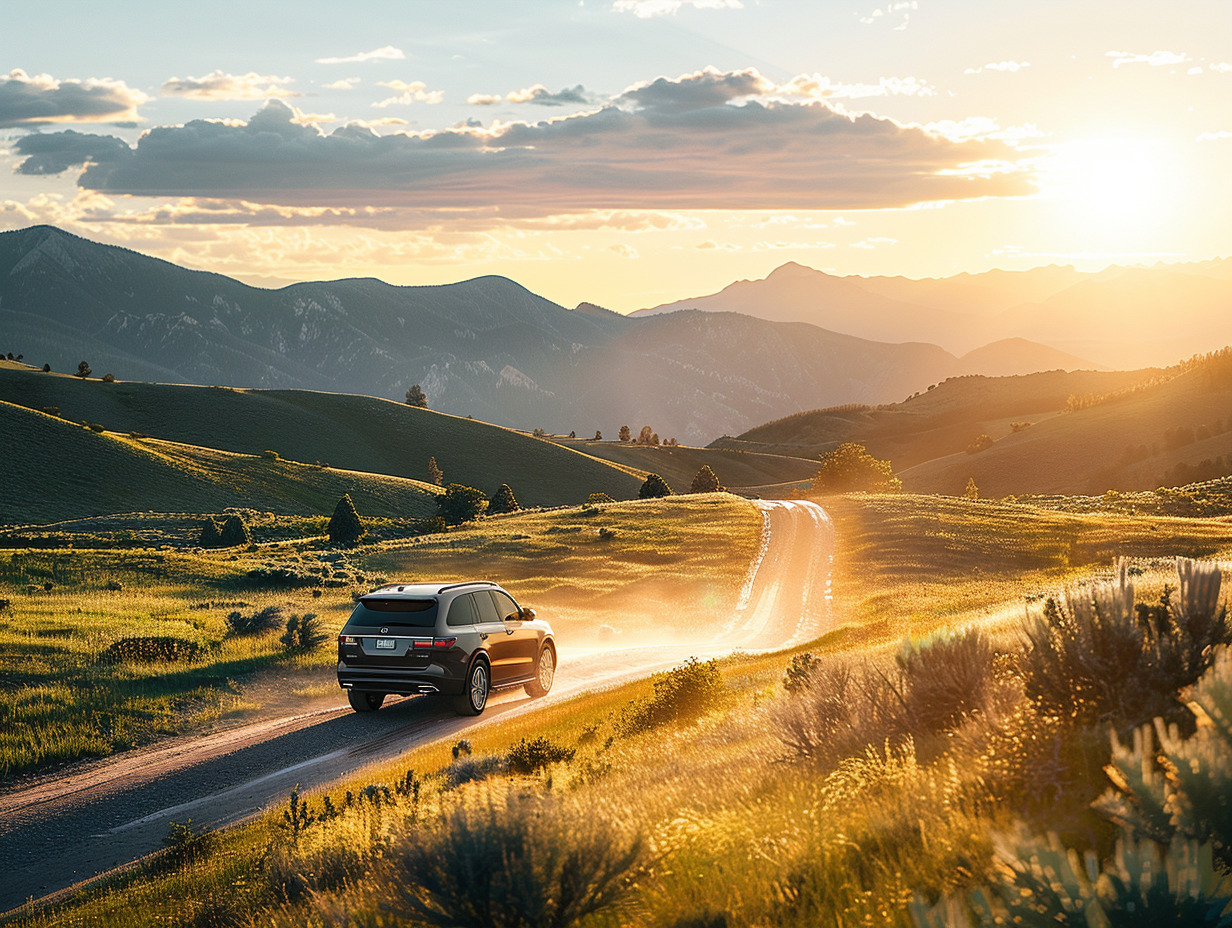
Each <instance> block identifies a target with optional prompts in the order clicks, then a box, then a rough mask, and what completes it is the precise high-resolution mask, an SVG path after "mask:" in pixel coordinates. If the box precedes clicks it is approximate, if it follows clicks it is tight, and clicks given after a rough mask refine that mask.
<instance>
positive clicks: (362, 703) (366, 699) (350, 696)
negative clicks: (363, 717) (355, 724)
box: [347, 690, 385, 712]
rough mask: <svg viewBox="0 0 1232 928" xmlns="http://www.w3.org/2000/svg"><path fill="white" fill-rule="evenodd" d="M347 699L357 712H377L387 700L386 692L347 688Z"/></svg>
mask: <svg viewBox="0 0 1232 928" xmlns="http://www.w3.org/2000/svg"><path fill="white" fill-rule="evenodd" d="M347 700H348V701H349V702H350V703H351V708H352V709H354V710H355V711H356V712H375V711H376V710H377V709H379V708H381V703H383V702H384V701H385V694H384V693H363V692H356V691H355V690H347Z"/></svg>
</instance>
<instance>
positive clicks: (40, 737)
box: [0, 495, 761, 781]
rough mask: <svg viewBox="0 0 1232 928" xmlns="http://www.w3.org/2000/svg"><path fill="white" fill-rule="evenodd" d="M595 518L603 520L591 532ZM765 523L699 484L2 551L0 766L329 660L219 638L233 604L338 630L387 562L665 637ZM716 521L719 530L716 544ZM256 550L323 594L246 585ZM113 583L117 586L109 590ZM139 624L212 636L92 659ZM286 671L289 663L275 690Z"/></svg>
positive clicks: (104, 736)
mask: <svg viewBox="0 0 1232 928" xmlns="http://www.w3.org/2000/svg"><path fill="white" fill-rule="evenodd" d="M155 519H157V517H155ZM130 524H131V523H130ZM600 526H603V527H606V528H608V529H609V530H612V531H614V532H615V536H614V537H613V538H612V539H611V540H607V541H601V540H600V539H599V537H598V528H599V527H600ZM760 528H761V518H760V516H759V515H758V513H757V512H756V511H755V510H754V509H753V507H752V506H751V505H750V504H749V503H747V502H745V501H743V500H740V499H738V498H736V497H733V496H730V495H710V496H694V497H688V498H671V499H667V500H647V501H643V502H630V503H618V504H612V505H610V506H607V507H604V508H603V509H602V510H601V511H596V512H593V513H585V512H582V511H580V510H578V509H571V510H556V511H551V512H542V513H523V514H515V515H509V516H502V517H499V518H493V519H490V520H485V521H484V522H481V523H477V524H475V525H472V526H465V527H463V528H462V529H460V530H457V531H451V532H449V533H447V534H445V535H436V536H427V537H423V538H418V539H414V540H412V541H396V542H380V543H377V544H372V545H365V546H361V547H358V548H355V549H351V550H349V551H347V552H345V553H344V554H342V555H341V557H340V556H339V553H338V552H336V551H330V550H327V549H324V548H314V547H312V546H311V545H310V544H309V543H307V542H302V541H301V542H297V543H294V544H277V545H263V546H261V548H260V550H258V551H256V552H248V551H242V552H233V551H218V552H204V553H192V552H189V551H162V550H158V551H155V550H149V549H133V550H96V551H82V550H58V551H26V550H16V551H0V599H4V600H8V603H7V605H6V606H4V607H0V781H2V780H3V779H5V778H7V777H9V776H12V775H13V774H15V773H18V772H21V771H24V770H28V769H31V768H34V767H38V766H43V765H47V764H50V763H56V762H63V761H68V760H73V759H75V758H79V757H83V756H89V755H99V754H107V753H110V752H111V751H113V750H116V749H121V748H125V747H129V746H132V745H135V744H142V743H146V742H149V741H151V740H154V739H155V738H157V737H159V736H160V735H163V734H166V733H169V732H173V731H177V730H182V729H184V728H189V727H193V726H195V725H199V724H201V723H203V722H207V721H209V720H211V719H214V718H217V717H218V716H219V715H222V714H226V713H229V712H233V711H236V709H237V706H239V704H240V703H241V702H242V701H243V699H244V698H248V697H242V696H241V691H240V689H239V688H237V685H236V682H235V681H236V680H240V681H243V680H244V678H245V675H248V674H252V673H254V672H257V671H260V670H262V669H265V668H270V667H273V666H279V667H280V668H283V670H284V674H285V672H286V671H291V670H294V669H295V668H296V667H297V666H299V667H301V669H302V670H304V672H305V673H308V671H309V670H310V669H311V668H314V667H315V668H316V669H317V670H319V671H321V672H322V673H326V674H327V670H326V668H327V667H328V666H330V665H332V662H333V656H332V652H331V651H330V648H329V645H328V643H327V644H326V645H324V646H322V647H321V648H320V649H319V650H318V651H316V652H315V653H314V654H313V655H312V656H311V657H310V658H306V659H299V658H295V657H293V656H292V657H288V656H286V655H283V654H282V649H281V646H280V645H279V643H278V631H277V630H275V631H271V632H267V633H265V634H263V635H258V636H255V637H251V638H228V637H226V635H225V632H226V624H225V617H226V615H227V613H228V612H230V611H231V610H237V611H241V612H244V613H245V614H249V613H252V612H255V611H257V610H258V609H261V608H264V607H265V606H268V605H275V604H277V605H282V606H284V607H286V609H287V610H288V612H296V613H300V614H303V613H307V612H313V613H317V614H318V615H320V616H321V619H322V621H323V622H324V623H325V626H326V630H327V631H329V632H330V633H336V632H337V630H338V629H339V628H340V627H341V626H342V623H343V622H344V621H345V620H346V617H347V616H348V615H349V614H350V611H351V609H352V601H351V594H352V592H353V591H366V590H368V589H371V588H372V587H373V586H375V585H377V584H378V583H381V582H384V581H385V580H386V579H401V580H413V579H424V580H428V579H431V580H442V581H448V580H457V579H463V578H471V579H473V578H476V577H486V578H490V579H494V580H497V581H499V582H501V583H502V584H505V585H506V586H507V587H508V589H509V590H510V591H511V592H512V593H514V595H515V596H517V597H518V598H519V600H522V601H526V602H529V603H530V604H532V605H535V606H537V607H538V608H539V609H540V611H541V613H542V614H543V615H544V617H545V618H547V619H549V620H550V621H551V622H552V623H553V626H554V627H555V629H556V631H557V634H558V640H559V641H560V642H561V644H562V645H563V646H573V645H577V644H579V643H589V641H590V640H591V639H592V638H593V637H594V635H595V634H596V632H597V629H598V626H599V624H600V623H602V622H604V621H610V622H613V623H614V624H615V625H616V626H617V627H618V629H619V630H620V631H622V632H624V631H627V632H630V633H641V632H649V631H653V632H654V633H655V634H660V635H663V636H665V637H669V636H671V635H672V633H673V632H675V633H679V634H687V633H689V632H691V631H694V630H696V629H697V628H699V627H700V628H702V630H703V632H705V631H706V630H708V629H709V627H710V626H711V625H712V624H713V621H714V619H713V616H714V614H715V612H716V610H717V611H718V612H720V613H722V611H723V610H725V609H728V608H730V607H731V605H733V604H734V603H735V601H736V600H737V598H738V596H739V590H740V585H741V583H742V581H743V579H744V575H745V571H746V570H747V566H748V562H749V560H750V559H751V558H752V556H753V552H754V551H755V550H756V546H757V542H758V538H759V533H760ZM716 537H720V538H722V539H723V540H724V545H723V547H722V549H721V552H720V553H716V551H715V538H716ZM258 566H265V567H282V568H289V569H291V570H294V571H296V572H297V573H300V574H311V575H315V576H316V577H318V578H319V579H320V580H321V581H322V582H323V587H322V588H320V591H321V593H322V595H320V596H319V597H314V596H313V595H312V590H311V589H309V588H300V589H293V590H288V589H277V588H273V587H270V586H264V585H260V584H254V583H253V582H251V581H249V580H248V579H247V578H246V574H247V572H248V571H249V570H250V569H252V568H254V567H258ZM566 578H567V580H566ZM109 583H118V584H119V585H120V587H121V589H120V590H114V589H108V584H109ZM44 585H47V586H48V587H49V589H45V588H44ZM669 606H670V608H669ZM137 635H167V636H172V637H177V638H183V639H186V640H189V641H193V642H196V643H197V644H199V645H201V646H202V647H206V648H211V647H213V648H214V650H211V651H209V652H208V653H207V654H205V655H204V656H203V657H202V659H201V660H199V661H195V662H191V663H181V664H174V665H168V664H165V663H154V664H108V663H105V662H102V661H100V659H99V658H100V655H101V653H102V652H103V651H104V650H105V649H106V647H107V645H108V644H110V643H111V642H112V641H115V640H116V639H118V638H122V637H129V636H137ZM639 640H642V639H639ZM320 675H321V674H320V673H311V674H309V675H308V676H309V678H310V679H312V680H319V678H320ZM295 680H296V678H295V676H294V674H292V676H291V683H289V684H288V683H283V684H282V687H283V689H286V688H288V687H290V686H294V685H295ZM300 682H301V683H306V682H308V681H307V680H302V681H300ZM330 683H331V686H330V688H329V690H330V691H331V692H335V694H336V690H335V689H334V688H333V685H332V681H330Z"/></svg>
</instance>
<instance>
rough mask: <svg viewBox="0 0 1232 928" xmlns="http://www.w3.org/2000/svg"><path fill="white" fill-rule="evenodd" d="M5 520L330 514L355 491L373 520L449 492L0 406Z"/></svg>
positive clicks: (424, 505)
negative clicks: (229, 511)
mask: <svg viewBox="0 0 1232 928" xmlns="http://www.w3.org/2000/svg"><path fill="white" fill-rule="evenodd" d="M0 434H3V435H4V436H5V440H4V442H3V444H2V445H0V470H3V471H4V474H5V507H4V512H3V514H0V519H2V520H4V521H8V522H26V523H43V522H55V521H60V520H63V519H72V518H82V517H86V516H98V515H104V514H107V513H115V512H131V511H134V510H153V511H159V512H221V511H222V510H223V509H225V508H228V507H245V508H251V509H261V510H268V511H271V512H279V513H288V514H291V513H293V514H301V515H308V514H326V515H328V514H329V513H330V512H332V511H333V507H334V504H335V503H337V501H338V499H339V498H340V497H341V496H342V494H343V493H350V494H351V498H352V499H353V500H354V501H355V504H356V506H357V507H358V508H359V511H360V512H361V513H363V514H364V515H366V516H376V517H387V518H392V517H401V518H424V517H427V516H430V515H432V514H434V513H435V511H436V505H435V496H436V493H437V492H439V491H438V489H437V488H436V487H433V486H431V485H430V484H426V483H422V482H419V481H415V480H408V479H406V478H403V477H386V476H381V475H376V474H361V473H356V472H353V471H342V470H336V469H333V468H320V467H314V466H311V465H304V464H295V463H292V462H289V461H275V460H267V459H265V458H263V457H261V456H259V455H249V454H235V453H230V452H225V451H216V450H213V449H210V448H198V447H194V446H191V445H182V444H177V443H173V442H165V441H157V440H154V439H134V438H130V437H128V436H127V435H122V434H117V433H114V432H105V433H102V434H99V433H95V432H93V431H91V430H90V429H87V428H83V427H81V426H80V425H77V424H75V423H72V422H66V421H65V420H63V419H59V418H57V417H55V416H49V415H45V414H43V413H41V412H35V411H33V410H30V409H26V408H24V407H21V406H14V405H12V404H10V403H4V402H0Z"/></svg>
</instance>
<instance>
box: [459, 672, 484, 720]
mask: <svg viewBox="0 0 1232 928" xmlns="http://www.w3.org/2000/svg"><path fill="white" fill-rule="evenodd" d="M491 688H492V677H491V671H490V670H489V669H488V662H487V661H485V660H477V661H475V663H474V664H473V665H472V666H471V672H470V673H468V674H467V675H466V686H465V687H464V688H463V690H462V695H461V696H459V697H458V699H457V703H456V705H457V708H458V715H479V713H481V712H483V707H484V706H486V705H487V704H488V691H489V690H490V689H491Z"/></svg>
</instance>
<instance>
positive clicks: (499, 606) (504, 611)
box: [492, 590, 539, 678]
mask: <svg viewBox="0 0 1232 928" xmlns="http://www.w3.org/2000/svg"><path fill="white" fill-rule="evenodd" d="M492 599H493V601H494V602H495V603H496V611H497V613H499V615H500V617H501V620H502V621H503V622H504V623H505V631H506V633H509V632H512V634H510V635H509V639H510V660H511V662H513V663H514V664H515V665H516V669H515V671H514V674H513V675H514V677H516V678H527V677H532V676H534V673H535V659H536V658H537V657H538V656H539V631H538V629H536V628H534V627H531V626H530V625H529V623H528V622H526V621H525V620H524V619H522V618H521V612H520V611H519V609H518V604H517V603H515V602H514V601H513V597H511V596H509V595H508V594H507V593H505V592H504V591H503V590H493V591H492Z"/></svg>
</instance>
